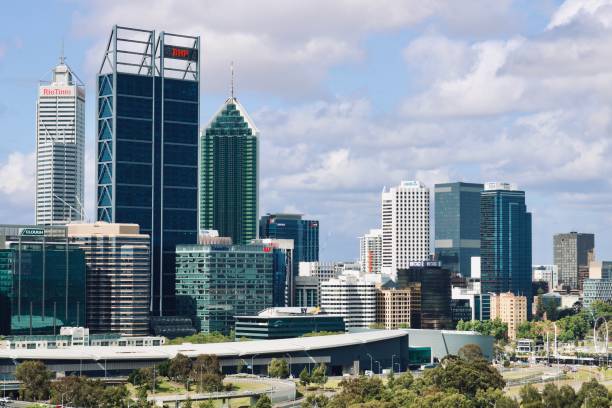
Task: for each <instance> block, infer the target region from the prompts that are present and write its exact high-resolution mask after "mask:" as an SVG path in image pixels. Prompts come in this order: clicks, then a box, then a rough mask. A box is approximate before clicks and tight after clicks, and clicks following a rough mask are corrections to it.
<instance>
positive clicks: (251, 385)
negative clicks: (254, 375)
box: [223, 378, 270, 391]
mask: <svg viewBox="0 0 612 408" xmlns="http://www.w3.org/2000/svg"><path fill="white" fill-rule="evenodd" d="M223 383H224V384H225V385H227V384H230V383H231V384H232V385H233V387H234V390H236V391H260V390H265V389H267V388H270V386H269V385H268V384H264V383H262V382H260V381H240V382H233V381H232V379H231V378H227V379H225V380H224V381H223Z"/></svg>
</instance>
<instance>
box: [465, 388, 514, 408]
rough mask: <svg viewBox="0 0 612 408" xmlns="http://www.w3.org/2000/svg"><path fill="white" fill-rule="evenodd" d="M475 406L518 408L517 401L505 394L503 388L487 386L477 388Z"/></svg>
mask: <svg viewBox="0 0 612 408" xmlns="http://www.w3.org/2000/svg"><path fill="white" fill-rule="evenodd" d="M474 405H475V407H476V408H490V407H496V408H518V407H519V403H518V402H516V401H515V400H513V399H512V398H510V397H508V396H506V395H505V394H504V391H503V390H500V389H493V388H489V389H487V390H483V389H479V390H478V391H477V392H476V397H475V398H474Z"/></svg>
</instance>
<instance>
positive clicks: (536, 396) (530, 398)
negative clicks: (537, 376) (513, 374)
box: [519, 384, 544, 408]
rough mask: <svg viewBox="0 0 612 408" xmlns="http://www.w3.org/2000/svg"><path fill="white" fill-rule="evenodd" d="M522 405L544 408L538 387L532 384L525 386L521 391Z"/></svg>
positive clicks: (525, 407) (531, 407) (528, 407)
mask: <svg viewBox="0 0 612 408" xmlns="http://www.w3.org/2000/svg"><path fill="white" fill-rule="evenodd" d="M519 396H520V398H521V407H524V408H544V404H543V403H542V396H541V395H540V393H539V392H538V390H537V388H536V387H534V386H533V385H531V384H528V385H525V386H523V387H522V388H521V389H520V391H519Z"/></svg>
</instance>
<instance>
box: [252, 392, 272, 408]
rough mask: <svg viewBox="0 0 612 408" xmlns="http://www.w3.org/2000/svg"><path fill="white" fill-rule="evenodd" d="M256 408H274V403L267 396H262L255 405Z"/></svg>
mask: <svg viewBox="0 0 612 408" xmlns="http://www.w3.org/2000/svg"><path fill="white" fill-rule="evenodd" d="M255 408H272V401H271V400H270V397H268V395H267V394H262V395H261V396H260V397H259V398H258V399H257V403H255Z"/></svg>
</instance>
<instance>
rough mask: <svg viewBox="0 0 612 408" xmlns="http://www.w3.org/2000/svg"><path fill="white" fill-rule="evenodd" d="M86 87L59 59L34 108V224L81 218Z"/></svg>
mask: <svg viewBox="0 0 612 408" xmlns="http://www.w3.org/2000/svg"><path fill="white" fill-rule="evenodd" d="M84 159H85V87H84V86H83V84H82V83H81V82H80V80H79V79H78V77H77V76H76V75H75V74H74V73H73V72H72V70H71V69H70V68H69V67H68V65H66V63H65V62H64V57H63V55H62V57H61V58H60V63H59V65H58V66H56V67H55V68H54V69H53V79H52V81H51V82H50V83H46V84H41V85H40V86H39V88H38V101H37V103H36V224H37V225H53V224H65V223H67V222H69V221H75V220H77V221H78V220H81V219H82V214H83V193H84V182H83V173H84V169H83V168H84V167H83V164H84Z"/></svg>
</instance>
